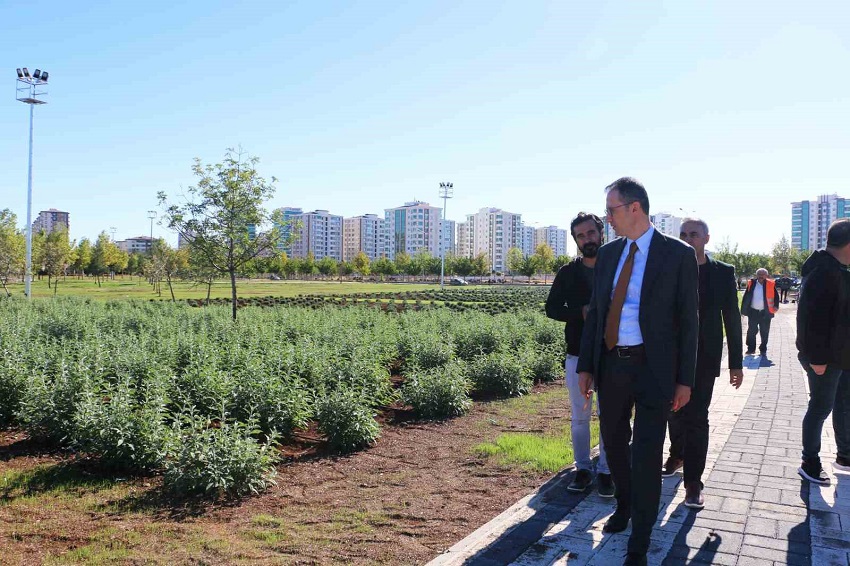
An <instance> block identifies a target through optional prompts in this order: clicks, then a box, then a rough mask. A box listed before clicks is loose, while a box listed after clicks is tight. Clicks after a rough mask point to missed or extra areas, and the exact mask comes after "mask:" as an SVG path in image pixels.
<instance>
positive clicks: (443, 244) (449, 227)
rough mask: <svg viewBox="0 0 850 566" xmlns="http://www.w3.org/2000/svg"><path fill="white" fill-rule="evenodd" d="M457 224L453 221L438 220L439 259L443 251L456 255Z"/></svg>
mask: <svg viewBox="0 0 850 566" xmlns="http://www.w3.org/2000/svg"><path fill="white" fill-rule="evenodd" d="M456 234H457V222H455V221H454V220H440V249H439V254H440V257H442V255H443V251H444V250H445V252H446V253H447V254H454V253H457V236H456Z"/></svg>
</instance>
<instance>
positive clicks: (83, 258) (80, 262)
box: [73, 238, 92, 275]
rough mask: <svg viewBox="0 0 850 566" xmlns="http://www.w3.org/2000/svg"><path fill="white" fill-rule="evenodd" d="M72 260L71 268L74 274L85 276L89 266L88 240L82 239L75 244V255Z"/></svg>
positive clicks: (90, 247)
mask: <svg viewBox="0 0 850 566" xmlns="http://www.w3.org/2000/svg"><path fill="white" fill-rule="evenodd" d="M75 255H76V257H75V259H74V264H73V268H74V271H75V272H76V273H79V274H80V275H85V274H86V270H88V269H89V266H90V265H91V258H92V245H91V242H90V241H89V239H88V238H82V239H81V240H80V242H79V243H78V244H77V253H76V254H75Z"/></svg>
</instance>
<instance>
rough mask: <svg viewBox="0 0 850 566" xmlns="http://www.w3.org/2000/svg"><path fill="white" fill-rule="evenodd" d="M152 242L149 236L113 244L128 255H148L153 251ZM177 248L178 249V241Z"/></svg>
mask: <svg viewBox="0 0 850 566" xmlns="http://www.w3.org/2000/svg"><path fill="white" fill-rule="evenodd" d="M153 242H154V240H153V238H151V237H150V236H136V237H135V238H127V239H126V240H120V241H118V242H115V245H116V246H118V249H119V250H122V251H125V252H127V253H128V254H148V253H150V252H151V250H152V249H153ZM177 247H180V242H179V239H178V244H177Z"/></svg>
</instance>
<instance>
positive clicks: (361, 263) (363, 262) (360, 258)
mask: <svg viewBox="0 0 850 566" xmlns="http://www.w3.org/2000/svg"><path fill="white" fill-rule="evenodd" d="M351 263H352V267H354V271H356V272H357V273H359V274H360V275H363V276H364V277H365V276H366V275H369V256H367V255H366V254H365V253H364V252H363V251H362V250H361V251H360V252H358V253H357V255H356V256H354V260H352V262H351Z"/></svg>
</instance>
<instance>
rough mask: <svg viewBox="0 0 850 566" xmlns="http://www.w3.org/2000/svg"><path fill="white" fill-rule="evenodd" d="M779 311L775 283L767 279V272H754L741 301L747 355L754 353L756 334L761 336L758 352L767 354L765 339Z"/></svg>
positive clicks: (762, 269)
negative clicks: (771, 322) (744, 320)
mask: <svg viewBox="0 0 850 566" xmlns="http://www.w3.org/2000/svg"><path fill="white" fill-rule="evenodd" d="M778 310H779V291H777V290H776V282H775V281H774V280H773V279H768V278H767V270H766V269H765V268H763V267H762V268H760V269H759V270H758V271H756V277H755V279H750V280H749V281H748V282H747V290H746V291H744V298H743V300H742V301H741V314H742V315H744V316H746V317H747V320H748V322H749V324H748V326H747V355H748V356H752V355H753V354H755V353H756V333H758V334H759V335H760V336H761V344H760V345H759V352H761V355H762V356H764V355H765V354H767V339H768V337H769V336H770V321H771V320H773V316H774V315H775V314H776V311H778Z"/></svg>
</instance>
